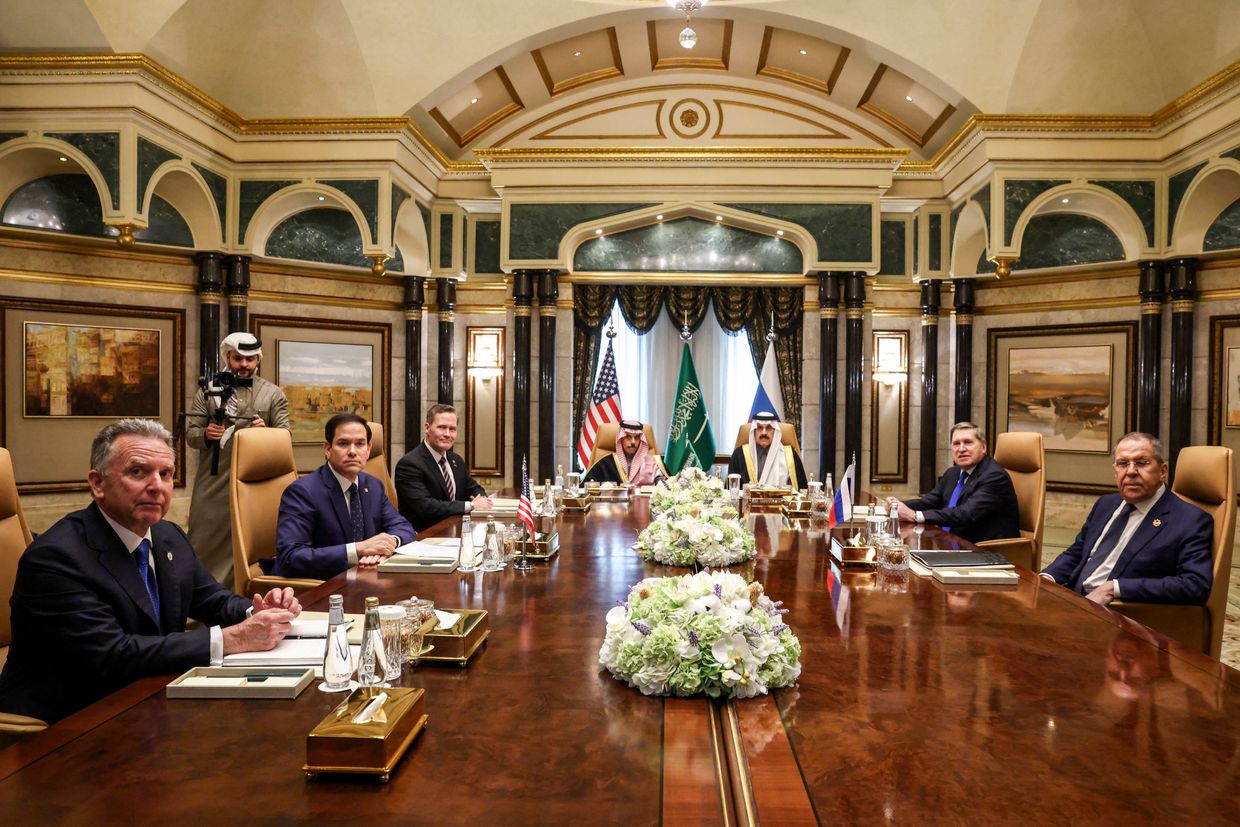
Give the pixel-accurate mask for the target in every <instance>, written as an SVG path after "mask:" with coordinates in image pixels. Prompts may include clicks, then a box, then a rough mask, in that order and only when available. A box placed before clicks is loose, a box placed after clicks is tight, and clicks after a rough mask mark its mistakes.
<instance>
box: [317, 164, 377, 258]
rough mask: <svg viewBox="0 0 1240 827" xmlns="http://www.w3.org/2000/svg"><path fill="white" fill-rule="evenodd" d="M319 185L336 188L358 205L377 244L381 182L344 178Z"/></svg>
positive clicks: (322, 182) (321, 182)
mask: <svg viewBox="0 0 1240 827" xmlns="http://www.w3.org/2000/svg"><path fill="white" fill-rule="evenodd" d="M319 183H320V184H326V185H327V186H329V187H334V188H335V189H338V190H340V191H341V192H343V193H344V194H345V195H347V196H349V200H350V201H352V202H353V203H354V204H356V205H357V208H358V209H359V210H361V211H362V215H363V216H365V218H366V225H367V226H368V227H369V228H370V237H371V238H372V239H374V240H375V241H376V242H377V241H378V240H379V182H378V181H377V180H370V179H366V180H357V179H354V178H344V179H336V180H332V181H320V182H319Z"/></svg>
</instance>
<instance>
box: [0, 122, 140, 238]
mask: <svg viewBox="0 0 1240 827" xmlns="http://www.w3.org/2000/svg"><path fill="white" fill-rule="evenodd" d="M62 157H63V158H65V159H66V160H64V161H62V160H60V159H61V158H62ZM69 172H81V173H85V174H86V175H87V176H88V177H89V178H90V180H91V183H93V184H94V185H95V192H96V194H98V196H99V209H100V214H101V215H102V216H103V220H104V221H105V222H106V221H107V220H108V219H109V218H115V217H116V215H117V213H116V211H115V210H113V209H112V195H111V192H110V191H109V190H108V185H107V182H106V181H105V180H104V178H103V173H101V172H100V171H99V168H98V167H97V166H95V164H94V163H93V162H92V161H91V160H90V159H89V158H87V157H86V155H85V154H84V153H83V152H82V151H81V150H79V149H76V148H74V147H73V146H70V145H69V144H67V143H65V142H64V141H58V140H56V139H54V138H46V137H43V136H30V137H26V138H14V139H13V140H11V141H5V142H4V143H3V144H0V204H4V203H5V202H6V201H8V199H9V196H10V195H12V194H13V193H14V192H15V191H16V190H17V188H18V187H21V186H24V185H26V184H29V183H30V182H31V181H35V180H38V179H39V178H45V177H47V176H49V175H61V174H64V173H69Z"/></svg>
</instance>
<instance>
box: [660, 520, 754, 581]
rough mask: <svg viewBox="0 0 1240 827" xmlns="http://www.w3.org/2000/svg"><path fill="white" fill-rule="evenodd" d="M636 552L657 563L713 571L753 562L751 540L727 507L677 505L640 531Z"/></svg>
mask: <svg viewBox="0 0 1240 827" xmlns="http://www.w3.org/2000/svg"><path fill="white" fill-rule="evenodd" d="M636 548H637V550H638V552H640V553H641V556H642V557H643V558H644V559H646V560H653V561H654V562H656V563H663V564H664V565H668V566H692V565H698V566H706V567H711V568H715V567H719V566H731V565H734V564H736V563H743V562H745V561H746V560H751V559H753V555H754V539H753V534H751V533H750V532H749V531H747V530H746V529H745V526H744V524H743V523H741V522H740V520H739V519H737V513H736V509H734V508H732V507H730V506H722V507H718V508H711V507H704V506H699V505H692V506H689V505H680V506H675V507H674V508H673V509H672V510H671V511H669V512H667V513H665V514H663V515H662V516H661V517H659V518H658V519H656V520H652V521H651V522H650V525H648V526H646V527H645V528H644V529H642V532H641V534H639V535H637V545H636Z"/></svg>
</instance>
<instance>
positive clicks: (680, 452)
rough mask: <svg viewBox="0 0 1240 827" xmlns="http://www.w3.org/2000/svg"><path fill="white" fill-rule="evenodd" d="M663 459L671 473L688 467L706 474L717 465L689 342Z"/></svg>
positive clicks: (684, 352) (682, 356) (681, 361)
mask: <svg viewBox="0 0 1240 827" xmlns="http://www.w3.org/2000/svg"><path fill="white" fill-rule="evenodd" d="M668 430H669V435H668V438H667V453H666V454H664V456H663V461H664V464H665V465H667V470H668V473H670V474H675V473H678V472H679V471H680V470H681V469H682V468H685V467H686V466H690V465H692V466H696V467H698V468H701V469H702V470H703V471H705V470H706V469H708V468H710V466H711V465H713V464H714V462H715V435H714V434H712V433H711V432H710V417H709V416H708V415H707V413H706V400H705V399H703V398H702V387H701V385H699V384H698V378H697V370H696V369H695V368H694V367H693V354H691V353H690V352H689V344H688V342H686V343H685V346H684V350H683V351H681V357H680V378H679V379H677V380H676V404H675V405H673V406H672V425H671V428H669V429H668Z"/></svg>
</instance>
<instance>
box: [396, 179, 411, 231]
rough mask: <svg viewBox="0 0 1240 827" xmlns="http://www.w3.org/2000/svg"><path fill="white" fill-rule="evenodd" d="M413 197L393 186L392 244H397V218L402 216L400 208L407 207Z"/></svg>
mask: <svg viewBox="0 0 1240 827" xmlns="http://www.w3.org/2000/svg"><path fill="white" fill-rule="evenodd" d="M412 197H413V196H412V195H410V194H409V193H407V192H405V191H404V190H403V189H401V188H400V187H398V186H396V185H395V184H393V185H392V244H393V246H394V245H395V244H396V217H397V216H398V215H400V208H401V207H403V206H404V205H405V202H406V201H408V200H409V199H410V198H412Z"/></svg>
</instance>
